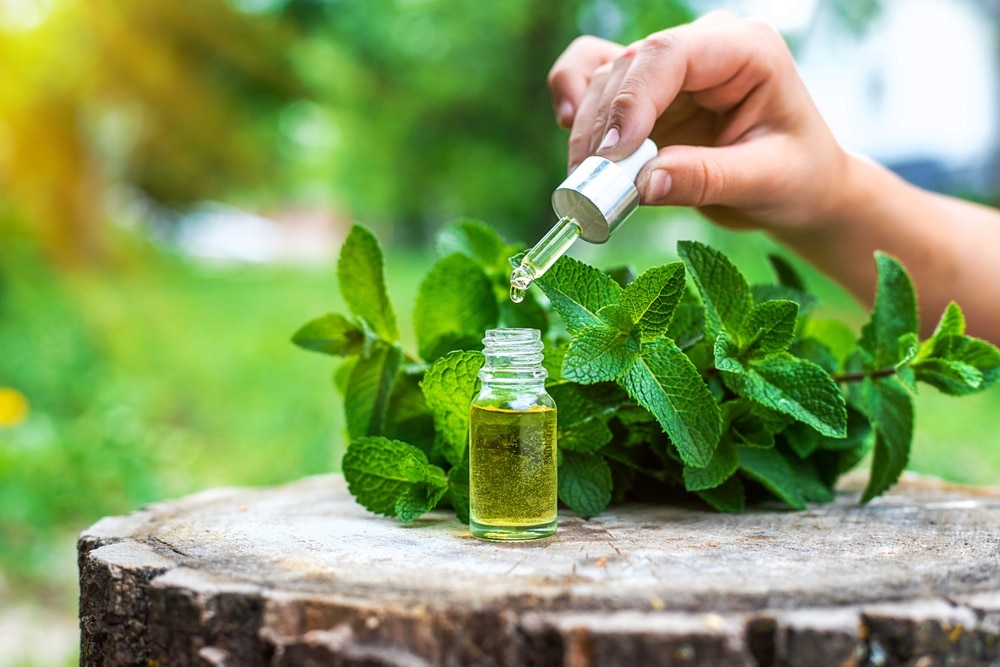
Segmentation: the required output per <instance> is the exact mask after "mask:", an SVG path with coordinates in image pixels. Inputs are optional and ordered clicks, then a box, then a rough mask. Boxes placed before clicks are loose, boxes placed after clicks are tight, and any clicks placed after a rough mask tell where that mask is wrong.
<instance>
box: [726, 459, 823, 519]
mask: <svg viewBox="0 0 1000 667" xmlns="http://www.w3.org/2000/svg"><path fill="white" fill-rule="evenodd" d="M737 454H738V456H739V462H740V470H742V471H743V473H744V474H745V475H746V476H747V477H750V478H751V479H754V480H756V481H758V482H760V483H761V484H762V485H763V486H764V488H766V489H767V490H768V491H770V492H771V493H773V494H774V495H776V496H777V497H778V498H780V499H781V500H782V501H784V503H785V504H786V505H788V506H789V507H791V508H793V509H797V510H804V509H805V508H806V498H805V496H804V494H803V489H802V483H801V481H800V480H799V478H798V475H797V474H796V471H795V469H794V468H792V466H791V465H790V464H789V463H788V461H787V460H785V458H784V457H783V456H782V455H781V454H780V453H779V452H778V450H776V449H755V448H750V447H740V448H738V452H737Z"/></svg>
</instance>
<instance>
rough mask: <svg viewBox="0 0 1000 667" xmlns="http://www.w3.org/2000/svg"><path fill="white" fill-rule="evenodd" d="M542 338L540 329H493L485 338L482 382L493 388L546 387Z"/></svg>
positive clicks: (480, 374)
mask: <svg viewBox="0 0 1000 667" xmlns="http://www.w3.org/2000/svg"><path fill="white" fill-rule="evenodd" d="M542 347H543V345H542V338H541V332H539V331H538V330H537V329H490V330H489V331H487V332H486V337H485V338H483V355H484V356H485V361H484V363H483V367H482V369H480V371H479V379H480V380H482V381H483V383H484V384H490V385H527V386H538V387H544V386H545V378H547V377H548V375H549V374H548V371H546V370H545V368H543V367H542V359H543V357H542Z"/></svg>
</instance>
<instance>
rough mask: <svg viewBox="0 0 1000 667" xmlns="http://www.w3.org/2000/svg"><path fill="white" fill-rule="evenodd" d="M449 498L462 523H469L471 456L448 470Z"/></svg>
mask: <svg viewBox="0 0 1000 667" xmlns="http://www.w3.org/2000/svg"><path fill="white" fill-rule="evenodd" d="M448 500H450V501H451V506H452V507H453V508H454V509H455V516H456V517H458V520H459V521H461V522H462V523H469V457H468V456H466V457H465V458H464V459H462V462H461V463H459V464H458V465H457V466H455V467H454V468H452V469H451V470H449V471H448Z"/></svg>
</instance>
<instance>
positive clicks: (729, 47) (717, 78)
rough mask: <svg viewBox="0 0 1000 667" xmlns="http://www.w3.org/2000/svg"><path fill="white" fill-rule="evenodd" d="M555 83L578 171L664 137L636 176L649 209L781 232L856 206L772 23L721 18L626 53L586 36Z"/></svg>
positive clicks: (834, 147) (840, 153)
mask: <svg viewBox="0 0 1000 667" xmlns="http://www.w3.org/2000/svg"><path fill="white" fill-rule="evenodd" d="M548 84H549V89H550V92H551V95H552V103H553V107H554V108H555V111H556V117H557V120H558V121H559V124H560V125H562V126H563V127H566V128H570V129H571V133H570V140H569V164H570V167H571V170H572V168H573V167H575V166H576V165H577V164H579V163H580V162H581V161H582V160H583V159H584V158H585V157H587V156H588V155H592V154H595V153H596V154H598V155H602V156H604V157H607V158H609V159H612V160H620V159H622V158H624V157H625V156H627V155H629V154H631V153H632V152H633V151H635V150H636V149H637V148H638V147H639V144H640V143H642V141H643V139H645V138H646V137H651V138H652V139H653V141H654V142H656V145H657V146H659V147H660V150H659V154H658V155H657V157H655V158H654V159H653V160H651V161H650V162H649V163H648V164H647V165H646V166H645V167H644V168H643V170H642V171H641V172H640V173H639V175H638V178H637V179H636V187H637V188H638V190H639V195H640V198H641V200H642V201H643V203H644V204H651V205H680V206H694V207H697V208H699V209H700V210H701V211H702V212H703V213H704V214H705V215H706V216H708V217H709V218H711V219H713V220H715V221H716V222H719V223H720V224H723V225H725V226H728V227H732V228H762V229H766V230H769V231H775V232H780V231H791V230H798V229H803V228H807V227H812V226H819V225H823V224H824V223H825V222H827V221H828V220H829V219H831V218H832V217H833V216H835V214H836V211H837V209H838V207H840V206H842V205H843V202H844V201H846V200H847V199H849V193H848V192H847V190H848V182H849V180H850V179H848V176H847V171H848V167H849V165H850V162H851V160H850V159H849V157H848V156H847V154H846V153H845V152H844V150H843V149H842V148H841V147H840V146H839V145H838V144H837V142H836V140H835V139H834V138H833V135H832V133H831V132H830V130H829V128H828V127H827V125H826V123H825V122H824V121H823V119H822V117H821V116H820V114H819V111H818V110H817V109H816V107H815V105H814V104H813V101H812V99H811V98H810V96H809V94H808V92H807V91H806V89H805V86H804V84H803V83H802V80H801V78H800V77H799V75H798V72H797V70H796V67H795V62H794V60H793V58H792V55H791V53H790V52H789V50H788V48H787V46H786V45H785V42H784V40H783V39H782V38H781V36H780V35H779V34H778V33H777V32H776V31H775V30H774V29H773V28H771V27H770V26H768V25H767V24H765V23H763V22H760V21H757V20H754V19H742V18H739V17H737V16H735V15H733V14H729V13H728V12H712V13H710V14H706V15H705V16H704V17H702V18H700V19H698V20H697V21H695V22H693V23H690V24H687V25H682V26H678V27H676V28H671V29H668V30H664V31H661V32H658V33H654V34H652V35H650V36H648V37H646V38H645V39H643V40H640V41H639V42H635V43H633V44H631V45H630V46H628V47H624V46H621V45H619V44H615V43H613V42H609V41H606V40H602V39H598V38H596V37H581V38H578V39H577V40H575V41H574V42H573V43H572V44H570V46H569V47H568V48H567V49H566V51H564V52H563V54H562V55H561V56H560V57H559V59H558V60H557V61H556V63H555V65H553V67H552V70H551V71H550V73H549V77H548Z"/></svg>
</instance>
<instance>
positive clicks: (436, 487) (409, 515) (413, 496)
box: [396, 478, 448, 523]
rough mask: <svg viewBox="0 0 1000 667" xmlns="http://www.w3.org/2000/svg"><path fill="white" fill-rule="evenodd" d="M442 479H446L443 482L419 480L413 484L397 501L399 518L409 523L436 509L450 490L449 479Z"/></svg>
mask: <svg viewBox="0 0 1000 667" xmlns="http://www.w3.org/2000/svg"><path fill="white" fill-rule="evenodd" d="M442 479H444V482H443V484H442V482H441V480H436V481H435V482H434V483H433V484H428V483H426V482H418V483H416V484H414V485H412V486H411V487H410V488H409V490H408V491H407V492H406V493H404V494H403V495H402V496H401V497H400V498H399V500H397V501H396V516H397V517H399V520H400V521H402V522H403V523H409V522H411V521H413V520H415V519H419V518H420V517H421V516H423V515H424V514H426V513H427V512H430V511H431V510H432V509H434V507H436V506H437V504H438V501H439V500H441V498H443V497H444V494H445V492H447V491H448V482H447V479H446V478H442Z"/></svg>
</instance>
